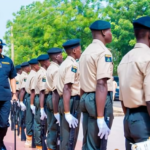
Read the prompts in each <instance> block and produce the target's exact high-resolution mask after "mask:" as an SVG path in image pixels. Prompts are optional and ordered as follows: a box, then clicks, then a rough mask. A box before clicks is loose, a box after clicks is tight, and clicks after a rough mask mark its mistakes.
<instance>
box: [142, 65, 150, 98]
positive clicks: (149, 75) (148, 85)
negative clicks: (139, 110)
mask: <svg viewBox="0 0 150 150" xmlns="http://www.w3.org/2000/svg"><path fill="white" fill-rule="evenodd" d="M145 65H146V69H145V73H144V74H145V77H144V93H145V101H150V92H149V91H150V62H149V63H148V64H145ZM143 68H144V67H143Z"/></svg>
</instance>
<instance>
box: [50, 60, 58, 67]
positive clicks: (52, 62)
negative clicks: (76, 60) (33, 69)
mask: <svg viewBox="0 0 150 150" xmlns="http://www.w3.org/2000/svg"><path fill="white" fill-rule="evenodd" d="M51 64H53V65H55V66H58V67H59V65H58V64H57V63H55V62H54V61H51ZM49 67H50V66H49Z"/></svg>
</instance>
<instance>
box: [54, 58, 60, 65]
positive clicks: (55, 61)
mask: <svg viewBox="0 0 150 150" xmlns="http://www.w3.org/2000/svg"><path fill="white" fill-rule="evenodd" d="M52 61H53V62H54V63H56V64H58V65H60V64H59V62H58V61H57V60H55V59H53V60H52Z"/></svg>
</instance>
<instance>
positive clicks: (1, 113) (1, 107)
mask: <svg viewBox="0 0 150 150" xmlns="http://www.w3.org/2000/svg"><path fill="white" fill-rule="evenodd" d="M10 108H11V103H10V101H0V147H1V145H2V143H3V139H4V136H5V135H6V132H7V128H8V127H9V122H8V118H9V113H10Z"/></svg>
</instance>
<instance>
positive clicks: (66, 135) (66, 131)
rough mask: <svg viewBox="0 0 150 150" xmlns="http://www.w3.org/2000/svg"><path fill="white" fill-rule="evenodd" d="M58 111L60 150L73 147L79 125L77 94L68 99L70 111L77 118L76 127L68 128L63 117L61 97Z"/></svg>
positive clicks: (78, 99)
mask: <svg viewBox="0 0 150 150" xmlns="http://www.w3.org/2000/svg"><path fill="white" fill-rule="evenodd" d="M58 108H59V113H60V150H68V149H75V146H76V142H77V138H78V132H79V125H80V115H81V113H80V98H79V96H74V97H73V96H72V97H71V99H70V113H71V114H72V115H73V116H74V117H75V118H77V119H78V127H76V128H75V129H73V128H70V127H69V124H68V122H67V121H66V119H65V114H64V105H63V99H62V98H61V99H60V100H59V107H58Z"/></svg>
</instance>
